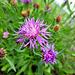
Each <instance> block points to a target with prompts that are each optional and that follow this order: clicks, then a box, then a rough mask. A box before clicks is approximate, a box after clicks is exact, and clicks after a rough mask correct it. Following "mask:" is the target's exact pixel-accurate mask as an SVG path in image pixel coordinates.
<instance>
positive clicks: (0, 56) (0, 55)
mask: <svg viewBox="0 0 75 75" xmlns="http://www.w3.org/2000/svg"><path fill="white" fill-rule="evenodd" d="M5 55H6V50H4V49H3V48H1V54H0V59H3V58H4V57H5Z"/></svg>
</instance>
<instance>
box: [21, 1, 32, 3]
mask: <svg viewBox="0 0 75 75" xmlns="http://www.w3.org/2000/svg"><path fill="white" fill-rule="evenodd" d="M21 1H22V2H24V3H25V4H26V3H29V2H32V0H21Z"/></svg>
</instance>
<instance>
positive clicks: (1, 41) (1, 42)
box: [0, 41, 2, 54]
mask: <svg viewBox="0 0 75 75" xmlns="http://www.w3.org/2000/svg"><path fill="white" fill-rule="evenodd" d="M1 43H2V41H1ZM1 43H0V44H1ZM1 53H2V51H1V49H0V54H1Z"/></svg>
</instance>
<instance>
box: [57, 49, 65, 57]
mask: <svg viewBox="0 0 75 75" xmlns="http://www.w3.org/2000/svg"><path fill="white" fill-rule="evenodd" d="M63 51H65V49H64V50H61V51H60V52H59V53H58V54H56V57H58V56H59V55H60V54H62V53H63Z"/></svg>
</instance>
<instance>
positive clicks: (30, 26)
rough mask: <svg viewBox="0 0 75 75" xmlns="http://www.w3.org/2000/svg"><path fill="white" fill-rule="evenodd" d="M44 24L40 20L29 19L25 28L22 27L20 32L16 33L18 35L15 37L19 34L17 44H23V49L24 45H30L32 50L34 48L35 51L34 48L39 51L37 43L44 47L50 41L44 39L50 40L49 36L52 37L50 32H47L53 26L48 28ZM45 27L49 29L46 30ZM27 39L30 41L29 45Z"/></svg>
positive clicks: (24, 25)
mask: <svg viewBox="0 0 75 75" xmlns="http://www.w3.org/2000/svg"><path fill="white" fill-rule="evenodd" d="M43 22H44V21H40V20H38V19H37V20H36V21H35V19H34V18H32V19H30V18H27V19H26V20H25V23H24V24H23V26H20V28H19V31H18V32H16V31H14V32H16V34H14V35H17V34H19V39H18V40H17V42H19V43H21V42H23V43H22V45H21V47H20V48H22V46H23V45H24V47H26V46H27V45H28V44H30V50H31V47H33V51H34V46H35V48H36V49H38V47H37V43H36V41H38V42H39V44H40V45H41V46H44V45H45V43H48V41H47V40H45V39H44V38H43V37H45V38H46V39H48V38H47V36H50V32H46V30H47V29H48V28H49V27H50V26H51V25H49V26H48V25H46V24H43ZM44 26H47V27H46V28H44ZM42 27H43V28H42ZM46 35H47V36H46ZM42 36H43V37H42ZM26 39H27V40H28V41H29V42H28V43H26V42H25V41H26ZM25 43H26V44H25Z"/></svg>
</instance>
